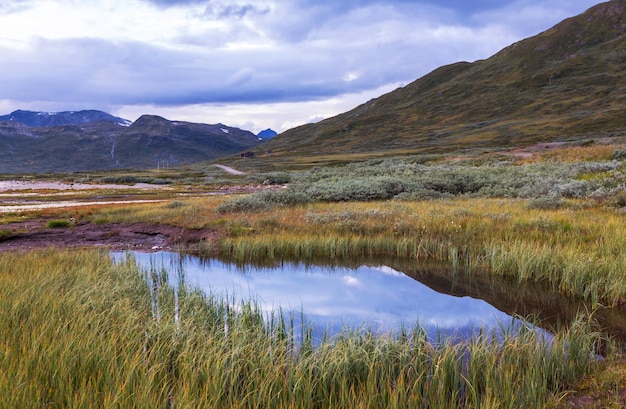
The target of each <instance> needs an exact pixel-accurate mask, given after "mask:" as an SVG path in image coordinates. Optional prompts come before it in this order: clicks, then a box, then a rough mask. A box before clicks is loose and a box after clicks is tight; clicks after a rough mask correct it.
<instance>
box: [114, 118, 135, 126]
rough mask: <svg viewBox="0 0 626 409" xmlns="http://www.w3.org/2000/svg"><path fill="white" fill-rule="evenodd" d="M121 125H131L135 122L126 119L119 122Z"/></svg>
mask: <svg viewBox="0 0 626 409" xmlns="http://www.w3.org/2000/svg"><path fill="white" fill-rule="evenodd" d="M117 124H118V125H120V126H131V125H132V124H133V123H132V121H129V120H128V119H126V120H124V122H118V123H117Z"/></svg>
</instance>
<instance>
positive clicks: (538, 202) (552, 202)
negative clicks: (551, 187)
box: [527, 196, 565, 210]
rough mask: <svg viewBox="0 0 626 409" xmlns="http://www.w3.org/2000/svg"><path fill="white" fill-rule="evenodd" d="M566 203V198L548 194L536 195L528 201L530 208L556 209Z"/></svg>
mask: <svg viewBox="0 0 626 409" xmlns="http://www.w3.org/2000/svg"><path fill="white" fill-rule="evenodd" d="M564 205H565V200H563V199H561V198H560V197H555V196H546V197H536V198H533V199H530V200H529V201H528V204H527V207H528V208H529V209H537V210H556V209H560V208H561V207H563V206H564Z"/></svg>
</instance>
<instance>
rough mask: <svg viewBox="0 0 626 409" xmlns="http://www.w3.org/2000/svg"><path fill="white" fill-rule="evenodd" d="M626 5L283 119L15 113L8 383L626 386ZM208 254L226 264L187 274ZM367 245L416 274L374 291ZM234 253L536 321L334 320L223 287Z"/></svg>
mask: <svg viewBox="0 0 626 409" xmlns="http://www.w3.org/2000/svg"><path fill="white" fill-rule="evenodd" d="M625 16H626V2H624V1H622V0H614V1H610V2H606V3H601V4H598V5H597V6H594V7H592V8H591V9H589V10H588V11H587V12H585V13H583V14H581V15H579V16H575V17H572V18H569V19H567V20H565V21H563V22H561V23H559V24H557V25H556V26H554V27H553V28H551V29H549V30H547V31H545V32H543V33H539V34H537V35H536V36H533V37H531V38H528V39H526V40H522V41H520V42H517V43H515V44H512V45H510V46H509V47H506V48H505V49H503V50H501V51H500V52H498V53H496V54H495V55H493V56H492V57H490V58H487V59H485V60H479V61H475V62H471V63H470V62H458V63H455V64H452V65H447V66H443V67H440V68H438V69H436V70H434V71H432V72H431V73H429V74H427V75H425V76H423V77H421V78H419V79H417V80H415V81H414V82H412V83H410V84H407V85H405V86H403V87H401V88H398V89H396V90H394V91H392V92H389V93H387V94H384V95H381V96H379V97H376V98H374V99H372V100H370V101H369V102H366V103H365V104H362V105H360V106H358V107H356V108H354V109H352V110H350V111H348V112H345V113H342V114H340V115H337V116H334V117H331V118H327V119H324V120H321V121H318V122H315V123H310V124H306V125H302V126H298V127H295V128H291V129H288V130H286V131H284V132H282V133H280V134H278V135H274V133H272V132H269V131H271V130H266V131H267V132H266V131H262V132H261V133H259V134H258V135H255V134H253V133H252V132H249V131H245V130H242V129H239V128H234V127H229V126H227V125H224V124H221V123H218V124H213V125H211V124H201V123H191V122H184V121H176V120H168V119H165V118H162V117H160V116H156V115H143V116H141V117H139V118H138V119H137V120H136V121H134V122H131V121H126V120H124V119H123V118H119V117H115V116H112V115H109V114H107V113H104V112H100V111H94V110H87V111H66V112H58V113H44V112H30V111H21V110H18V111H15V112H13V113H12V114H9V115H5V116H3V117H0V150H1V152H2V153H3V155H2V158H1V159H0V326H1V327H2V328H3V329H6V330H3V331H0V346H2V348H0V350H4V351H5V353H4V354H2V353H0V368H1V369H2V370H1V371H0V396H2V397H7V399H10V402H12V403H16V402H17V403H24V402H30V401H36V402H55V403H56V404H58V405H60V406H63V403H68V405H69V402H72V403H73V402H77V403H76V405H81V404H83V406H89V403H90V402H94V401H96V400H98V402H105V403H103V405H104V406H107V405H108V406H116V407H131V406H133V405H135V404H136V399H138V396H140V397H141V399H142V401H141V404H142V405H143V406H145V407H242V406H246V407H319V408H326V407H424V402H428V407H467V408H478V407H481V408H482V407H485V408H499V407H546V408H572V407H573V408H605V407H623V406H624V405H626V393H625V392H624V391H626V369H625V368H626V366H625V365H624V363H625V360H626V358H625V356H626V355H625V354H626V274H625V271H626V253H625V252H624V248H626V223H625V221H626V116H624V110H625V108H626V70H625V68H624V67H626V65H625V64H624V63H626V25H625V24H626V23H625V22H626V18H625ZM19 121H22V122H19ZM261 135H264V136H263V137H261ZM265 135H268V136H265ZM264 138H266V139H264ZM111 252H115V254H118V255H119V254H124V255H125V256H124V257H123V258H122V257H121V256H120V257H118V258H115V256H112V253H111ZM144 255H145V260H144V264H143V265H140V263H138V262H137V261H138V259H140V258H144ZM152 255H154V257H161V259H163V258H164V257H169V259H168V260H169V261H168V262H163V264H162V265H161V266H158V265H156V262H155V260H156V258H154V259H153V258H150V257H151V256H152ZM190 256H193V257H197V258H193V259H191V257H190ZM146 260H147V261H146ZM192 260H193V262H192ZM222 263H223V264H222ZM196 264H197V265H199V266H202V268H203V270H202V273H201V274H200V275H199V276H198V277H199V278H194V280H206V281H207V282H208V283H209V284H207V288H208V289H207V288H199V286H197V285H195V284H197V283H196V282H195V281H186V280H188V279H189V276H188V275H187V274H186V272H185V268H191V267H189V266H190V265H196ZM293 264H295V265H298V268H300V267H302V271H300V270H298V272H297V273H296V270H295V269H293V271H292V270H289V269H288V268H289V266H291V265H293ZM285 266H287V267H286V268H287V269H285V270H280V272H279V273H271V274H270V273H267V272H263V273H261V274H259V275H255V274H256V273H257V272H258V270H262V271H264V270H263V269H265V268H278V267H280V268H285ZM317 268H320V269H322V270H323V271H324V272H323V274H321V275H320V276H324V280H327V281H323V280H319V282H315V281H316V280H317V279H318V278H319V277H318V276H317V275H316V274H317V273H315V272H313V271H316V270H315V269H317ZM363 268H365V269H369V270H367V271H368V272H367V273H357V271H361V272H362V271H363V270H359V269H363ZM335 269H336V270H339V271H340V273H337V275H336V276H335V275H334V274H335V271H334V270H335ZM345 269H347V270H345ZM371 269H374V270H376V276H375V277H376V279H375V280H374V281H376V280H382V281H385V277H387V280H388V281H392V278H393V280H396V279H398V280H399V277H402V280H406V281H402V283H404V284H400V287H397V288H396V289H395V290H389V291H386V290H382V292H381V293H380V294H384V295H377V294H378V293H375V292H374V291H372V292H371V293H369V292H368V291H369V290H374V289H373V288H370V287H371V286H374V285H375V284H371V282H370V284H367V283H366V281H365V280H361V279H362V278H363V277H362V276H359V274H364V275H367V274H370V273H371ZM221 270H236V271H235V273H233V274H231V275H232V276H233V278H232V280H233V281H232V282H229V283H230V284H228V285H229V286H231V287H232V286H234V284H232V283H240V282H245V281H246V280H247V281H248V282H249V283H254V284H258V283H259V282H260V281H263V280H266V282H267V283H270V284H271V283H272V280H279V281H280V285H284V287H281V286H279V285H278V283H274V287H275V288H279V287H280V288H282V290H281V292H282V294H281V295H295V293H296V292H297V291H298V290H296V287H297V286H298V285H299V284H298V283H293V282H291V281H289V280H287V279H281V276H280V275H281V274H282V275H285V274H291V273H293V275H301V276H302V277H303V278H302V277H301V278H300V279H301V280H303V281H305V284H303V285H301V287H313V286H314V284H315V285H319V287H315V289H314V290H313V291H312V292H311V293H307V294H306V295H305V296H303V298H302V300H310V299H314V301H321V300H322V299H331V298H332V302H331V303H329V304H327V305H326V304H325V305H323V306H319V305H317V304H315V303H312V304H310V305H311V307H310V308H311V309H315V311H313V312H312V314H313V315H316V314H317V315H319V316H324V315H325V314H326V313H327V312H328V311H327V310H333V309H335V310H341V307H340V306H342V305H344V304H345V306H346V307H345V310H351V311H354V310H358V309H359V303H358V302H357V303H353V304H350V303H348V302H347V301H351V302H353V301H354V299H356V298H358V297H365V298H367V302H368V303H371V304H373V305H374V307H373V308H374V311H375V313H380V312H381V311H384V312H385V313H388V314H390V315H389V316H387V318H385V316H383V318H378V319H379V320H380V321H384V320H385V319H388V320H389V321H393V320H395V319H396V317H395V315H394V314H396V313H397V311H393V308H391V307H389V308H388V309H387V307H388V306H389V305H392V304H394V303H395V304H394V305H402V307H401V308H402V309H406V308H409V307H406V305H405V304H410V308H413V306H416V305H420V304H429V302H428V301H426V300H423V299H422V298H421V297H422V296H421V295H419V294H421V293H418V292H416V293H415V294H418V295H415V294H413V295H404V296H402V294H404V292H403V291H404V290H405V289H406V287H409V286H412V285H414V284H415V281H420V282H422V281H423V282H428V283H429V284H428V286H429V288H430V289H431V290H433V291H436V292H439V293H442V294H445V295H446V296H449V297H454V298H446V299H447V300H448V301H437V302H436V303H439V304H440V305H438V307H440V308H442V310H441V311H443V312H446V313H449V314H447V315H446V314H441V315H446V320H447V321H455V316H454V315H455V314H454V313H451V312H450V311H448V310H446V308H448V307H449V306H450V305H451V304H452V303H453V301H450V300H454V302H456V301H462V299H464V298H470V297H471V298H473V299H476V300H479V301H480V302H479V303H478V304H480V305H483V301H484V302H486V303H488V304H490V308H495V309H496V310H499V311H502V312H505V313H506V314H509V317H511V319H514V320H518V319H519V320H520V321H519V322H521V324H516V325H511V326H510V327H509V326H506V325H501V326H500V327H498V326H496V327H495V328H496V329H493V328H494V327H490V329H486V328H485V329H480V327H478V328H479V329H478V330H476V327H471V328H472V329H471V330H469V329H468V328H470V324H467V325H466V324H465V323H461V324H459V325H458V326H457V327H454V328H455V331H456V332H455V331H451V332H450V333H449V334H447V335H449V337H443V335H442V333H437V332H432V328H431V330H429V331H431V332H428V333H427V331H426V329H425V327H424V326H420V325H419V324H420V323H419V320H418V319H416V321H415V322H408V323H406V322H402V324H398V326H397V328H394V331H395V332H394V331H391V330H388V331H387V332H384V333H382V334H380V333H375V332H374V331H370V329H371V327H370V326H369V324H368V322H363V323H360V324H358V323H357V325H356V326H352V327H351V326H347V325H346V326H343V327H342V326H341V325H338V326H337V328H334V329H333V331H334V330H335V329H337V331H336V332H333V333H332V336H331V335H330V334H326V333H324V332H323V331H317V330H318V329H319V328H316V327H315V325H311V326H307V325H305V324H304V321H305V319H304V317H305V315H306V314H307V313H309V311H305V310H304V306H303V305H304V301H301V304H300V308H301V310H300V311H299V312H297V311H296V312H295V313H294V312H293V311H295V309H294V307H297V306H294V305H289V306H283V305H272V304H271V303H269V304H268V303H265V304H264V303H262V302H261V301H264V300H259V299H257V300H256V301H255V298H254V297H255V294H252V291H251V290H250V288H252V287H253V285H252V284H249V286H248V287H247V288H248V290H249V296H250V299H242V300H235V296H234V295H233V294H232V293H230V294H229V293H226V295H223V294H222V295H217V294H216V293H215V292H213V291H212V289H211V287H210V283H211V281H212V280H213V281H215V280H217V278H216V277H212V276H211V274H217V273H219V272H221ZM253 272H254V273H253ZM230 273H232V271H230ZM379 273H381V274H379ZM274 274H276V275H274ZM385 274H387V276H385ZM306 280H311V281H306ZM333 280H335V281H333ZM411 280H412V281H411ZM322 281H323V282H322ZM320 282H321V284H320ZM267 283H265V285H267ZM329 283H336V284H329ZM407 283H409V284H407ZM267 286H268V287H269V288H270V290H271V289H272V285H267ZM340 286H341V288H342V291H343V292H342V293H341V294H342V295H337V294H338V288H339V287H340ZM307 289H310V288H307ZM357 290H358V291H357ZM359 291H360V292H359ZM362 294H369V295H366V296H363V295H362ZM272 296H273V295H271V292H269V293H267V294H265V293H264V295H263V297H268V298H269V297H272ZM407 297H409V298H411V297H414V299H412V298H411V299H410V300H409V302H408V303H404V304H402V303H400V301H403V302H405V301H406V298H407ZM396 298H404V299H403V300H400V301H399V300H396ZM386 299H387V300H389V301H388V302H385V300H386ZM433 299H434V298H433ZM344 301H346V302H345V303H344ZM392 301H394V302H392ZM294 303H297V302H294ZM363 303H365V302H363ZM431 303H435V301H432V302H431ZM287 307H289V308H290V309H289V310H288V309H287ZM428 307H431V305H428ZM433 307H434V306H433ZM283 308H284V310H283ZM287 311H290V313H287V314H285V312H287ZM320 311H321V312H320ZM408 311H409V312H408V313H407V312H406V311H404V312H403V313H404V314H405V315H404V316H403V317H404V318H403V319H405V320H406V317H407V316H410V317H413V316H414V315H415V316H416V315H417V313H416V312H415V311H417V310H415V311H414V310H411V309H409V310H408ZM490 311H491V309H490ZM357 312H358V311H357ZM290 314H291V315H290ZM298 314H299V315H298ZM364 314H365V316H367V315H368V314H369V315H373V314H374V312H369V313H364ZM411 314H413V315H411ZM362 315H363V314H362ZM434 315H435V316H436V315H437V313H436V312H435V313H434ZM392 316H393V318H391V317H392ZM333 319H336V320H339V321H340V320H341V316H338V317H335V318H333ZM447 321H446V322H447ZM394 322H395V321H394ZM471 325H473V324H471ZM537 328H541V331H545V334H546V337H545V338H544V337H542V336H541V335H539V334H542V332H538V331H536V329H537ZM396 330H397V331H396ZM464 331H465V332H470V333H472V334H473V335H472V336H469V337H467V338H464V337H461V336H460V334H461V333H463V332H464ZM313 334H315V338H314V337H313ZM548 340H549V341H548ZM14 385H23V386H24V387H23V388H22V389H23V390H16V389H18V388H14V387H13V386H14ZM155 385H156V386H155ZM364 397H365V398H364ZM0 399H3V398H0ZM364 399H365V400H364ZM61 402H62V403H61ZM174 402H175V404H174ZM364 402H367V403H364ZM0 403H2V400H0ZM0 406H1V405H0ZM18 406H19V405H18ZM139 406H141V405H139Z"/></svg>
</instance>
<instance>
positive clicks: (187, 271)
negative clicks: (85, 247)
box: [113, 252, 513, 339]
mask: <svg viewBox="0 0 626 409" xmlns="http://www.w3.org/2000/svg"><path fill="white" fill-rule="evenodd" d="M125 254H127V253H114V254H113V257H114V259H116V260H122V259H124V258H125V257H126V256H125ZM128 254H132V256H133V257H134V258H135V259H136V262H137V264H138V265H139V266H141V267H142V268H144V269H150V268H155V269H157V270H161V269H163V268H164V269H165V270H166V271H167V272H168V275H169V282H170V283H171V284H172V285H176V282H177V280H178V277H179V274H180V272H183V273H184V279H185V283H186V284H187V285H189V286H197V287H199V288H201V289H203V290H204V291H205V292H206V293H208V294H213V295H217V296H219V295H222V296H224V297H226V298H227V299H228V300H237V301H247V300H251V301H253V302H254V303H256V304H257V305H258V306H259V308H260V309H261V310H262V311H264V312H265V313H267V314H270V313H271V312H272V311H274V312H276V311H278V310H279V308H280V309H281V310H282V311H283V312H288V313H291V314H292V316H291V319H293V320H295V324H296V325H299V324H300V323H299V321H300V318H304V320H305V322H306V324H307V325H309V326H311V327H312V328H313V332H314V335H317V336H321V334H324V333H325V334H328V335H333V334H336V333H338V332H341V331H342V330H343V329H346V328H350V329H359V328H361V329H362V328H367V329H371V330H373V331H374V332H376V333H398V331H399V330H400V329H401V328H402V327H403V326H404V327H405V328H412V327H413V326H414V325H415V324H416V323H419V324H420V326H422V327H424V328H425V329H426V330H427V331H428V334H429V336H431V337H433V339H434V337H437V336H438V335H446V336H447V335H452V334H453V335H454V336H455V337H463V338H465V337H469V336H470V335H471V334H472V333H475V332H476V331H477V330H478V329H479V328H483V329H489V328H500V327H501V326H504V327H507V326H509V325H511V323H512V322H513V319H512V317H511V316H510V315H508V314H506V313H504V312H502V311H499V310H498V309H496V308H495V307H493V306H492V305H490V304H489V303H487V302H486V301H483V300H481V299H476V298H472V297H468V296H461V297H459V296H453V295H448V294H443V293H440V292H437V291H435V290H433V289H431V288H429V287H428V286H426V285H424V284H422V283H420V282H419V281H417V280H415V279H413V278H411V277H409V276H407V275H405V274H404V273H402V272H399V271H397V270H394V269H392V268H390V267H387V266H365V265H361V266H359V267H354V268H352V267H337V266H317V265H305V264H302V263H291V262H284V263H281V264H280V265H278V266H277V267H255V266H250V265H248V266H237V265H235V264H232V263H228V262H223V261H219V260H217V259H200V258H198V257H192V256H180V255H179V254H178V253H171V252H158V253H139V252H137V253H128Z"/></svg>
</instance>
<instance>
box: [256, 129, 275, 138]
mask: <svg viewBox="0 0 626 409" xmlns="http://www.w3.org/2000/svg"><path fill="white" fill-rule="evenodd" d="M276 135H278V133H277V132H276V131H274V130H273V129H271V128H267V129H265V130H263V131H261V132H259V133H258V134H257V137H258V138H259V139H261V140H264V139H271V138H273V137H275V136H276Z"/></svg>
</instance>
